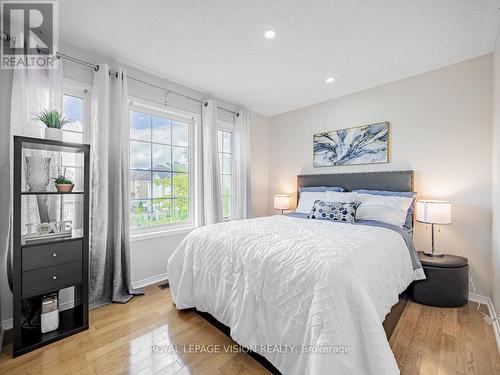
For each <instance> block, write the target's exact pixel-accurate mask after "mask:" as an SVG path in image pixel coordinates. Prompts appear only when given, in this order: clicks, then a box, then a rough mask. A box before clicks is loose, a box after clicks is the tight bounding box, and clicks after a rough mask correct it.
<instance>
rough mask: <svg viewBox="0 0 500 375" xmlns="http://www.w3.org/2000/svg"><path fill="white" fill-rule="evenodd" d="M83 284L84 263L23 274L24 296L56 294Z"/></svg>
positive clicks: (61, 265)
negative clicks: (55, 292) (61, 290)
mask: <svg viewBox="0 0 500 375" xmlns="http://www.w3.org/2000/svg"><path fill="white" fill-rule="evenodd" d="M81 282H82V262H81V261H79V262H72V263H66V264H60V265H58V266H53V267H47V268H41V269H37V270H33V271H28V272H23V273H22V287H21V291H22V296H23V298H24V297H31V296H36V295H40V294H44V293H49V292H54V291H57V290H59V289H63V288H67V287H69V286H72V285H76V284H79V283H81Z"/></svg>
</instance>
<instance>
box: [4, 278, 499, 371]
mask: <svg viewBox="0 0 500 375" xmlns="http://www.w3.org/2000/svg"><path fill="white" fill-rule="evenodd" d="M90 322H91V327H90V329H89V330H88V331H85V332H82V333H79V334H77V335H75V336H72V337H69V338H66V339H64V340H62V341H59V342H57V343H54V344H52V345H49V346H47V347H44V348H41V349H39V350H37V351H34V352H31V353H28V354H26V355H24V356H21V357H18V358H15V359H12V358H11V350H12V346H11V344H10V343H9V342H7V344H6V345H4V348H3V351H2V352H1V353H0V374H2V375H7V374H104V373H105V374H125V373H130V374H141V375H145V374H176V375H181V374H204V375H208V374H245V375H250V374H257V375H258V374H269V372H268V371H267V370H266V369H265V368H263V367H262V366H261V365H260V364H259V363H258V362H257V361H255V360H254V359H253V358H251V357H250V356H249V355H247V354H245V353H236V352H235V353H219V354H212V353H192V354H177V353H155V352H154V351H153V350H152V345H153V344H172V345H175V344H176V345H190V344H194V345H196V344H219V345H221V346H222V345H232V344H233V341H232V340H231V339H230V338H228V337H227V336H226V335H224V334H223V333H222V332H220V331H219V330H218V329H216V328H215V327H213V326H212V325H210V324H209V323H208V322H206V321H205V320H204V319H202V318H201V317H200V316H198V315H197V314H196V313H195V312H192V311H190V312H182V311H177V310H175V308H174V306H173V305H172V302H171V297H170V291H169V290H168V289H166V290H160V289H159V288H158V287H157V286H151V287H148V288H146V295H145V296H143V297H136V298H134V299H133V300H132V301H131V302H129V303H128V304H125V305H119V304H113V305H109V306H105V307H103V308H100V309H97V310H93V311H91V313H90ZM7 336H8V335H7ZM7 341H9V339H8V337H7ZM390 343H391V347H392V349H393V351H394V353H395V355H396V359H397V361H398V364H399V366H400V368H401V373H402V374H455V373H456V374H500V355H499V354H498V350H497V347H496V343H495V337H494V335H493V331H492V329H491V327H490V326H488V325H487V324H486V323H485V322H484V321H482V317H481V315H480V314H479V313H478V312H477V311H475V304H469V305H468V306H466V307H463V308H460V309H437V308H432V307H428V306H422V305H418V304H414V303H412V302H409V303H408V305H407V307H406V309H405V312H404V313H403V316H402V318H401V321H400V323H399V324H398V326H397V328H396V330H395V331H394V334H393V336H392V338H391V341H390Z"/></svg>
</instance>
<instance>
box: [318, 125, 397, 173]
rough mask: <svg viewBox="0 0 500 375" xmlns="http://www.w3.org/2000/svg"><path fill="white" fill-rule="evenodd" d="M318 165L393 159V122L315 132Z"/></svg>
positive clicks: (384, 161) (366, 162)
mask: <svg viewBox="0 0 500 375" xmlns="http://www.w3.org/2000/svg"><path fill="white" fill-rule="evenodd" d="M313 150H314V151H313V159H314V162H313V164H314V166H315V167H332V166H336V165H356V164H375V163H387V162H389V123H388V122H380V123H377V124H370V125H365V126H358V127H355V128H349V129H341V130H334V131H330V132H324V133H318V134H314V136H313Z"/></svg>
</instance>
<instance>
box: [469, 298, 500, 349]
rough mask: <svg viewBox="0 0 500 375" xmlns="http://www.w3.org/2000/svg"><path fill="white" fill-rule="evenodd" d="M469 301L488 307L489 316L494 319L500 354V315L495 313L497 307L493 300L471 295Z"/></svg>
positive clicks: (493, 323)
mask: <svg viewBox="0 0 500 375" xmlns="http://www.w3.org/2000/svg"><path fill="white" fill-rule="evenodd" d="M469 300H470V301H472V302H477V303H481V304H484V305H486V307H488V314H489V315H490V318H491V319H493V322H492V323H491V326H492V328H493V332H494V333H495V339H496V341H497V348H498V352H499V353H500V322H499V321H498V320H497V319H496V318H497V317H498V315H497V312H496V311H495V306H493V302H492V301H491V298H490V297H486V296H483V295H481V294H475V293H469Z"/></svg>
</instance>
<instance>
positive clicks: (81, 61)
mask: <svg viewBox="0 0 500 375" xmlns="http://www.w3.org/2000/svg"><path fill="white" fill-rule="evenodd" d="M37 50H38V47H37ZM39 52H40V51H39ZM56 58H58V59H61V58H62V59H64V60H68V61H71V62H73V63H75V64H80V65H83V66H86V67H88V68H92V69H94V71H96V72H97V71H98V70H99V65H97V64H92V63H89V62H88V61H85V60H81V59H77V58H76V57H73V56H69V55H66V54H64V53H61V52H59V51H58V52H56ZM109 75H113V76H115V77H116V78H118V72H116V71H114V70H111V69H110V70H109ZM127 78H128V79H129V80H131V81H134V82H137V83H140V84H143V85H148V86H151V87H155V88H157V89H160V90H163V91H166V93H167V94H173V95H177V96H181V97H183V98H185V99H189V100H193V101H195V102H198V103H200V104H204V105H205V106H206V105H207V102H206V101H205V100H200V99H196V98H193V97H192V96H189V95H185V94H181V93H180V92H176V91H173V90H170V89H166V88H165V87H161V86H158V85H155V84H154V83H151V82H147V81H143V80H142V79H138V78H134V77H132V76H128V75H127ZM217 108H218V109H222V110H223V111H226V112H229V113H231V114H233V115H234V116H236V117H239V115H240V114H239V113H238V112H234V111H231V110H230V109H227V108H224V107H219V106H217Z"/></svg>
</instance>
